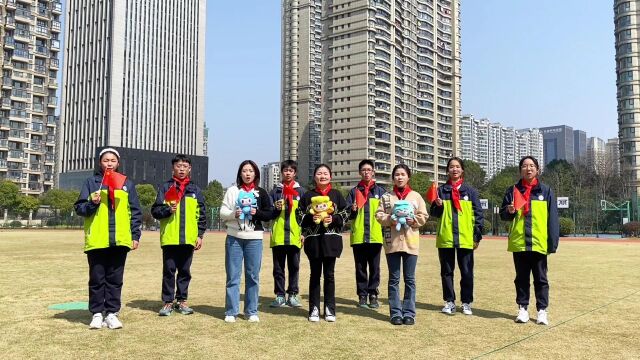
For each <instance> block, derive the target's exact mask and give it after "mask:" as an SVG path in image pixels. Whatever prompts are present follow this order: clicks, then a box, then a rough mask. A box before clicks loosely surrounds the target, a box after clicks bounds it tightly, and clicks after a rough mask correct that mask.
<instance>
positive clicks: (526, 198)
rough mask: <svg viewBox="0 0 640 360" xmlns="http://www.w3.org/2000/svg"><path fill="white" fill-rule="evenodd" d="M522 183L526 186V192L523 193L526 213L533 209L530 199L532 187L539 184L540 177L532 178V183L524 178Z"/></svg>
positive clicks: (524, 211)
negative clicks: (530, 206) (530, 205)
mask: <svg viewBox="0 0 640 360" xmlns="http://www.w3.org/2000/svg"><path fill="white" fill-rule="evenodd" d="M520 183H521V184H522V186H523V187H524V194H523V197H524V210H523V213H524V214H525V215H526V214H528V213H529V211H530V210H531V209H530V208H529V204H530V203H531V202H530V201H529V198H530V197H531V189H533V188H534V187H536V186H537V185H538V178H534V179H533V180H531V182H530V183H529V182H527V180H525V179H522V181H521V182H520Z"/></svg>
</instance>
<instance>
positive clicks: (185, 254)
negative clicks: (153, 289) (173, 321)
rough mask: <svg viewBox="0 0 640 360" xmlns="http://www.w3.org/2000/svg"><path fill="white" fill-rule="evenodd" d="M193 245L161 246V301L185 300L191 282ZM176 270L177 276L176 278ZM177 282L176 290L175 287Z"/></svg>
mask: <svg viewBox="0 0 640 360" xmlns="http://www.w3.org/2000/svg"><path fill="white" fill-rule="evenodd" d="M192 260H193V246H191V245H165V246H163V247H162V301H164V302H173V299H174V298H175V299H176V300H178V301H181V300H187V297H188V295H189V282H191V261H192ZM176 270H177V272H178V276H177V279H176ZM176 284H177V288H178V289H177V291H176V290H175V289H176Z"/></svg>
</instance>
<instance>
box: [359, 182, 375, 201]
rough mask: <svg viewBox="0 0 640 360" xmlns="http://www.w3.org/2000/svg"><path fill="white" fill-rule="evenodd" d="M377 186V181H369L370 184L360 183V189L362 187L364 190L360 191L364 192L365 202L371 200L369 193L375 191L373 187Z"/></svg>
mask: <svg viewBox="0 0 640 360" xmlns="http://www.w3.org/2000/svg"><path fill="white" fill-rule="evenodd" d="M375 184H376V182H375V180H371V181H369V184H367V183H365V182H364V180H360V182H359V183H358V187H360V186H362V188H363V189H364V191H360V190H358V191H360V192H362V195H364V201H368V200H369V191H370V190H371V189H373V186H374V185H375Z"/></svg>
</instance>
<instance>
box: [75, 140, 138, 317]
mask: <svg viewBox="0 0 640 360" xmlns="http://www.w3.org/2000/svg"><path fill="white" fill-rule="evenodd" d="M98 161H99V169H100V171H99V172H98V173H96V174H95V175H94V176H92V177H90V178H88V179H87V181H86V182H85V183H84V185H83V186H82V189H81V190H80V196H79V198H78V201H76V202H75V204H74V208H75V211H76V214H78V215H79V216H82V217H84V218H85V220H84V229H85V231H84V252H85V253H86V254H87V260H88V262H89V311H91V313H92V314H93V317H92V319H91V324H90V325H89V328H91V329H100V328H102V327H103V326H106V327H108V328H109V329H120V328H122V322H121V321H120V319H119V318H118V315H119V311H120V307H121V295H122V279H123V276H124V265H125V262H126V260H127V253H128V252H129V250H135V249H137V248H138V242H139V241H140V232H141V231H140V226H141V225H142V211H141V210H140V202H139V201H138V195H137V194H136V188H135V186H134V184H133V182H131V180H129V179H127V178H126V177H125V176H124V175H122V174H118V173H117V170H118V165H119V164H120V154H119V153H118V151H116V150H115V149H113V148H105V149H103V150H102V151H100V154H99V156H98ZM103 313H104V314H106V317H104V315H103Z"/></svg>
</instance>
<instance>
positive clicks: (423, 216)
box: [376, 164, 429, 325]
mask: <svg viewBox="0 0 640 360" xmlns="http://www.w3.org/2000/svg"><path fill="white" fill-rule="evenodd" d="M391 175H392V177H393V192H392V193H387V194H385V195H384V196H383V197H382V201H381V202H380V205H379V206H378V210H377V211H376V219H377V220H378V221H379V222H380V224H382V226H384V230H383V231H384V251H385V253H386V255H387V266H388V268H389V310H390V315H391V323H392V324H393V325H402V324H404V325H413V324H415V317H416V276H415V273H416V264H417V263H418V250H419V246H420V227H421V226H422V225H424V224H425V222H426V221H427V218H428V217H429V215H428V214H427V206H426V204H425V202H424V199H422V196H420V194H418V193H417V192H415V191H413V190H411V187H410V186H409V180H410V178H411V170H409V167H408V166H407V165H405V164H398V165H396V166H395V167H394V168H393V171H392V172H391ZM400 200H406V201H408V202H409V203H410V204H412V205H411V206H413V212H414V215H413V217H409V218H408V219H407V220H406V222H407V225H408V227H406V226H401V227H400V230H396V226H395V225H396V224H397V222H396V221H395V220H393V218H392V212H393V207H394V205H395V203H396V202H398V201H400ZM400 269H402V272H403V274H404V299H403V301H400V288H399V286H398V285H399V283H400Z"/></svg>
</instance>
